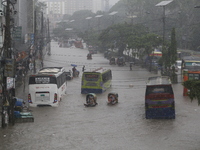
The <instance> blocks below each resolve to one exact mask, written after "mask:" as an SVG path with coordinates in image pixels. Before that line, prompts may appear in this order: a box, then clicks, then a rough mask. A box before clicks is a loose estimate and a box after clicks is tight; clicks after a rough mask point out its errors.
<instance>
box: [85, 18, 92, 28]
mask: <svg viewBox="0 0 200 150" xmlns="http://www.w3.org/2000/svg"><path fill="white" fill-rule="evenodd" d="M85 19H86V20H88V29H90V19H92V17H87V18H85Z"/></svg>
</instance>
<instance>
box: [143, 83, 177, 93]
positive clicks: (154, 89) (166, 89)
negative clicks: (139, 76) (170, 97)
mask: <svg viewBox="0 0 200 150" xmlns="http://www.w3.org/2000/svg"><path fill="white" fill-rule="evenodd" d="M158 93H165V94H173V90H172V87H171V86H167V85H159V86H148V87H147V90H146V95H149V94H158Z"/></svg>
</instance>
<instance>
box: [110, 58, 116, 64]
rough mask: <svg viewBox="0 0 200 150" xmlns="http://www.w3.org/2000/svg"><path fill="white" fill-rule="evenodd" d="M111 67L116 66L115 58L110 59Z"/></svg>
mask: <svg viewBox="0 0 200 150" xmlns="http://www.w3.org/2000/svg"><path fill="white" fill-rule="evenodd" d="M110 65H116V63H115V58H114V57H111V58H110Z"/></svg>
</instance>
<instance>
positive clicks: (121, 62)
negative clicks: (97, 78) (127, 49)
mask: <svg viewBox="0 0 200 150" xmlns="http://www.w3.org/2000/svg"><path fill="white" fill-rule="evenodd" d="M117 65H118V66H124V65H125V58H124V57H118V58H117Z"/></svg>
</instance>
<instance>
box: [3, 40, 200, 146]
mask: <svg viewBox="0 0 200 150" xmlns="http://www.w3.org/2000/svg"><path fill="white" fill-rule="evenodd" d="M51 45H52V49H51V50H52V51H51V53H52V55H51V56H48V55H46V56H45V58H44V66H59V67H60V66H64V67H65V69H66V70H70V69H72V67H71V64H76V65H78V66H77V70H79V71H80V76H79V77H78V78H74V79H73V80H71V81H69V82H68V83H67V87H68V90H67V95H66V96H65V99H63V100H62V101H61V103H60V106H59V107H57V108H52V107H37V108H30V109H31V111H32V113H33V115H34V118H35V121H34V122H33V123H17V124H15V126H9V127H7V128H5V129H2V128H1V129H0V141H1V146H0V150H1V149H2V150H199V149H200V132H199V125H200V107H199V106H198V104H197V101H193V102H192V103H191V101H190V99H189V98H188V97H183V96H182V91H183V87H182V85H181V83H180V82H179V83H178V84H174V85H173V89H174V94H175V108H176V119H175V120H173V119H172V120H170V119H169V120H168V119H166V120H146V119H145V108H144V98H145V97H144V96H145V84H146V83H145V81H146V80H147V78H148V77H149V76H156V74H153V73H150V72H148V71H147V70H146V69H144V68H140V67H139V66H133V70H132V71H130V70H129V65H127V66H124V67H119V66H117V65H109V61H108V60H107V59H105V58H104V57H103V54H100V53H98V54H94V55H93V59H92V60H87V58H86V56H87V53H88V50H86V49H76V48H59V47H58V44H57V43H55V42H52V44H51ZM83 65H85V68H86V71H89V70H92V69H95V68H99V67H103V68H110V69H111V70H112V75H113V80H112V87H111V89H109V90H107V91H106V92H105V93H103V94H97V102H98V105H97V106H96V107H89V108H86V107H84V105H83V104H84V103H85V95H82V94H81V75H82V72H81V70H82V66H83ZM111 91H112V92H117V93H118V94H119V104H117V105H114V106H108V105H107V104H106V102H107V94H108V93H109V92H111ZM18 92H19V93H17V94H16V95H17V96H18V97H20V98H24V99H26V98H27V95H28V91H27V88H26V92H25V93H23V92H22V91H19V90H18Z"/></svg>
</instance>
